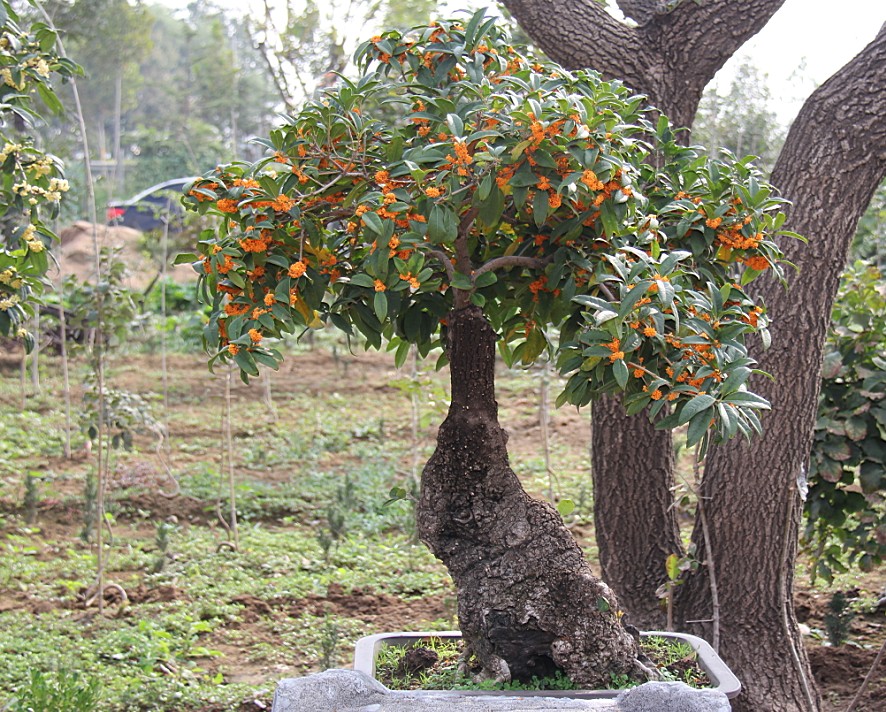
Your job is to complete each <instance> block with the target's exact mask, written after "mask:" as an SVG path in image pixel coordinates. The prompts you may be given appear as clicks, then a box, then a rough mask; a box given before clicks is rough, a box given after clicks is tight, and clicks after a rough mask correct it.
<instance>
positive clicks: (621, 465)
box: [591, 398, 683, 630]
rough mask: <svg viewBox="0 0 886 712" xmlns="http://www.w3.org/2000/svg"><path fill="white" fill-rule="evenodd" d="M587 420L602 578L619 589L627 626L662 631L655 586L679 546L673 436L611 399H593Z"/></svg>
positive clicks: (662, 616)
mask: <svg viewBox="0 0 886 712" xmlns="http://www.w3.org/2000/svg"><path fill="white" fill-rule="evenodd" d="M593 422H594V427H593V428H592V434H591V442H592V445H591V452H592V460H593V463H592V472H593V478H594V523H595V528H596V535H597V548H598V550H599V552H600V566H601V568H602V572H603V580H604V581H606V582H607V583H608V584H609V585H610V586H612V587H613V588H614V589H615V590H616V591H617V592H618V598H619V600H620V601H621V604H622V606H623V607H624V609H625V611H626V613H627V620H628V622H629V623H630V624H631V625H634V626H636V627H637V628H639V629H640V630H662V629H664V627H665V624H666V617H667V616H666V614H665V611H664V609H663V608H662V606H661V603H662V602H661V600H660V599H658V598H657V597H656V596H655V590H656V589H657V588H658V587H659V586H660V585H661V584H663V583H664V582H665V581H666V580H667V575H666V573H665V560H666V559H667V558H668V556H669V555H670V554H677V555H678V556H679V555H681V554H682V551H683V545H682V543H681V541H680V531H679V528H678V526H677V518H676V515H675V509H674V507H673V506H671V505H672V503H673V493H672V491H671V488H672V487H673V484H674V475H673V471H674V449H673V444H672V442H671V436H670V433H669V432H668V431H665V430H656V429H655V427H654V425H653V424H652V423H651V422H650V421H649V419H648V418H646V417H645V416H641V417H639V418H632V417H629V416H626V415H625V412H624V408H622V406H621V403H620V401H619V400H618V399H616V398H603V399H601V400H599V401H597V402H596V403H594V405H593ZM604 423H605V427H604V426H603V424H604ZM612 453H618V454H617V456H616V457H613V455H612Z"/></svg>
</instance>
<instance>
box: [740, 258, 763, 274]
mask: <svg viewBox="0 0 886 712" xmlns="http://www.w3.org/2000/svg"><path fill="white" fill-rule="evenodd" d="M744 263H745V264H746V265H747V266H748V267H750V268H751V269H755V270H757V271H758V272H762V271H763V270H764V269H769V260H767V259H766V258H765V257H763V256H762V255H754V256H753V257H748V258H746V259H745V260H744Z"/></svg>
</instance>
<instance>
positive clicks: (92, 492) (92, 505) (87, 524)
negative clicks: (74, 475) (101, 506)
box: [80, 472, 98, 544]
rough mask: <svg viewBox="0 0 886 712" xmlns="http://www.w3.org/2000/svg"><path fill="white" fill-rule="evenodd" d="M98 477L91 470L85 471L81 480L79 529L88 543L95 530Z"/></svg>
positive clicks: (81, 535)
mask: <svg viewBox="0 0 886 712" xmlns="http://www.w3.org/2000/svg"><path fill="white" fill-rule="evenodd" d="M97 505H98V478H97V477H96V476H95V473H93V472H87V473H86V479H85V480H84V482H83V528H82V529H81V530H80V538H81V539H82V540H83V542H84V543H86V544H88V543H89V542H90V541H92V535H93V533H94V532H95V525H96V518H97V516H98V506H97Z"/></svg>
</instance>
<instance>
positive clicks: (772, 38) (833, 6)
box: [155, 0, 886, 123]
mask: <svg viewBox="0 0 886 712" xmlns="http://www.w3.org/2000/svg"><path fill="white" fill-rule="evenodd" d="M155 1H159V2H161V3H163V4H167V5H170V6H178V7H180V6H181V0H155ZM283 1H284V0H269V2H270V4H271V5H272V6H273V5H275V4H277V3H282V2H283ZM686 1H687V2H690V1H692V0H686ZM732 1H733V2H737V3H742V2H744V0H732ZM609 2H610V4H614V3H613V0H609ZM216 3H217V4H219V5H221V6H223V7H227V8H230V9H232V10H234V11H236V12H242V11H243V9H244V8H245V7H254V8H255V9H256V10H255V11H257V12H260V8H261V6H262V0H247V1H246V2H245V3H244V2H243V0H216ZM441 4H445V6H446V7H447V9H449V10H455V9H458V8H460V7H465V8H468V9H475V8H478V7H483V6H491V5H494V2H492V0H442V3H441ZM884 22H886V0H841V1H840V2H839V3H835V2H834V0H786V2H785V4H784V5H783V6H782V8H781V9H780V10H779V11H778V12H777V13H776V14H775V15H774V16H773V18H772V19H771V20H770V21H769V23H768V24H767V25H766V27H764V28H763V30H761V31H760V32H759V33H758V34H757V35H756V36H755V37H753V38H751V39H750V40H749V41H748V42H747V43H746V44H745V45H744V47H742V48H741V49H740V50H739V51H738V52H737V53H736V54H735V56H734V57H733V58H732V59H731V60H730V61H729V62H728V63H727V64H726V66H725V67H723V69H722V70H721V71H720V73H719V74H718V75H717V76H716V77H715V78H714V80H713V84H714V86H715V87H716V88H717V90H718V91H720V93H723V94H725V93H726V91H727V89H728V86H729V83H730V80H731V78H732V76H733V75H734V72H735V69H736V67H738V65H739V64H741V62H742V60H743V59H745V58H750V60H751V62H752V64H754V65H755V66H756V67H757V68H758V69H759V70H760V72H761V74H763V75H766V77H767V81H768V84H769V89H770V91H771V93H772V95H773V97H774V98H775V105H774V107H773V108H774V109H775V110H776V113H777V114H778V117H779V119H780V120H781V121H782V122H783V123H788V122H790V120H791V119H792V118H793V117H794V116H795V115H796V113H797V111H798V110H799V108H800V106H801V105H802V103H803V101H804V100H805V98H806V97H807V96H808V95H809V94H810V93H811V92H812V91H813V90H814V89H815V87H816V86H818V85H819V84H821V83H823V82H824V81H826V80H827V79H828V78H829V77H830V76H831V75H832V74H833V73H834V72H836V71H837V70H838V69H839V68H840V67H842V66H843V65H844V64H845V63H846V62H848V61H849V60H850V59H852V57H854V56H855V55H856V54H857V53H858V52H859V51H860V50H861V49H862V48H863V47H864V46H865V45H867V44H868V43H869V42H870V41H871V40H873V39H874V36H875V35H876V34H877V31H878V30H879V28H880V26H881V25H882V24H883V23H884Z"/></svg>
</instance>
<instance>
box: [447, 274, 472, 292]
mask: <svg viewBox="0 0 886 712" xmlns="http://www.w3.org/2000/svg"><path fill="white" fill-rule="evenodd" d="M452 286H453V287H455V288H456V289H464V290H470V289H473V288H474V285H473V284H472V283H471V278H470V277H468V275H466V274H462V273H461V272H456V273H455V274H454V275H452Z"/></svg>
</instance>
